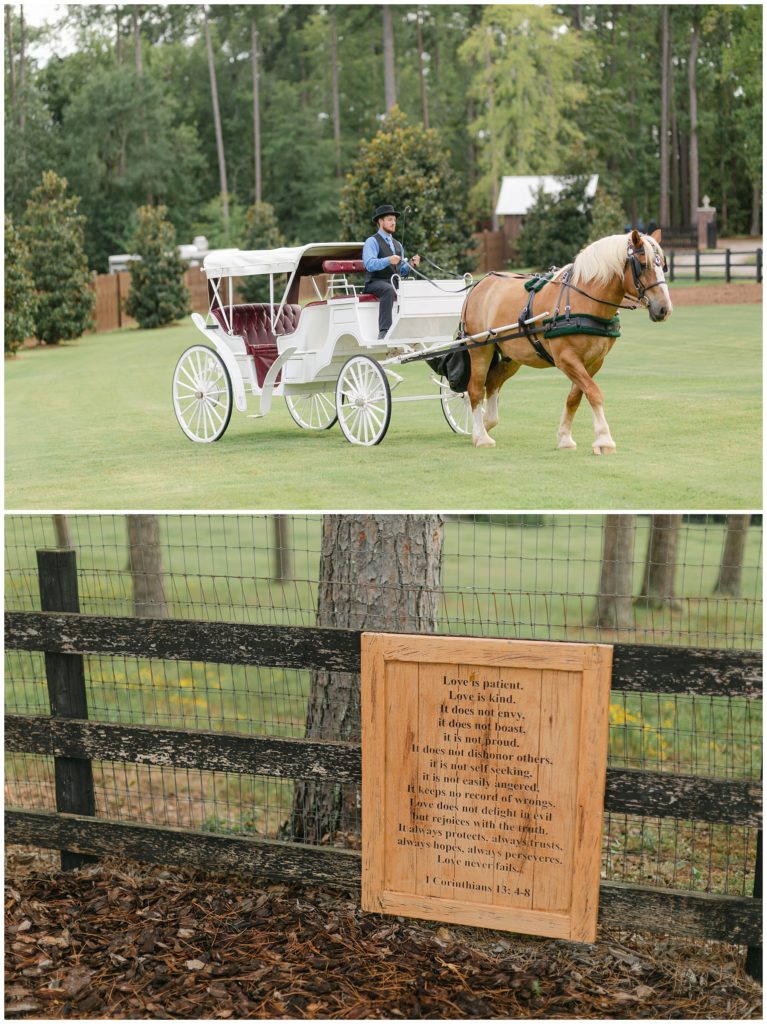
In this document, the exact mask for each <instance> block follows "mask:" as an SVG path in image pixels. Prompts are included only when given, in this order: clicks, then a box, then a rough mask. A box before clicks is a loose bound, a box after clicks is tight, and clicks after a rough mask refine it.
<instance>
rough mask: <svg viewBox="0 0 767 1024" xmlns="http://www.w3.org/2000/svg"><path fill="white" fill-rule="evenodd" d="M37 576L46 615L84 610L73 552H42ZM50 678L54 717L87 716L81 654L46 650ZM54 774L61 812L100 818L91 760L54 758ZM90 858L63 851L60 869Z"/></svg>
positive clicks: (82, 862) (49, 692)
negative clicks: (81, 604) (82, 608)
mask: <svg viewBox="0 0 767 1024" xmlns="http://www.w3.org/2000/svg"><path fill="white" fill-rule="evenodd" d="M37 573H38V581H39V587H40V605H41V607H42V609H43V611H44V612H47V613H51V612H70V613H78V612H79V611H80V597H79V594H78V590H77V558H76V556H75V552H74V551H71V550H66V551H64V550H53V551H38V552H37ZM45 676H46V682H47V685H48V699H49V702H50V706H51V715H53V716H54V718H61V719H67V718H77V719H83V718H87V717H88V697H87V693H86V689H85V668H84V666H83V657H82V655H81V654H60V653H55V652H50V651H46V653H45ZM53 771H54V779H55V790H56V809H57V810H59V811H66V812H68V813H70V814H95V813H96V795H95V791H94V788H93V770H92V768H91V763H90V761H89V760H88V759H87V758H85V759H84V758H82V757H78V756H72V755H68V756H60V757H57V758H55V762H54V767H53ZM91 859H92V858H90V857H82V856H80V855H79V854H77V853H74V852H72V851H70V850H62V853H61V866H62V868H64V869H70V868H79V867H82V866H83V864H87V863H88V862H89V861H90V860H91Z"/></svg>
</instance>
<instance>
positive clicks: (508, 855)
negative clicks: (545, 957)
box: [361, 633, 613, 942]
mask: <svg viewBox="0 0 767 1024" xmlns="http://www.w3.org/2000/svg"><path fill="white" fill-rule="evenodd" d="M612 650H613V649H612V647H611V646H610V645H606V644H574V643H554V642H548V641H524V640H497V639H491V640H487V639H483V638H476V637H444V636H418V635H409V634H394V633H364V634H363V635H362V665H361V668H362V906H363V908H364V909H365V910H368V911H373V912H376V913H388V914H398V915H404V916H408V917H419V918H423V919H427V920H436V921H445V922H450V923H454V924H467V925H474V926H480V927H487V928H499V929H506V930H508V931H516V932H523V933H526V934H531V935H547V936H552V937H554V938H562V939H570V940H575V941H581V942H593V941H594V940H595V938H596V925H597V909H598V899H599V878H600V866H601V837H602V813H603V805H604V789H605V775H606V768H607V747H608V725H609V699H610V698H609V695H610V680H611V674H612Z"/></svg>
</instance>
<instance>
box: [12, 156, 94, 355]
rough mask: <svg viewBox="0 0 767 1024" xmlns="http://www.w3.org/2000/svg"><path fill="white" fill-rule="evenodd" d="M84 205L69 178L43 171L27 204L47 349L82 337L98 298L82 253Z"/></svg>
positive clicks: (39, 324)
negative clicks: (72, 192)
mask: <svg viewBox="0 0 767 1024" xmlns="http://www.w3.org/2000/svg"><path fill="white" fill-rule="evenodd" d="M79 202H80V200H79V198H78V197H77V196H68V195H67V179H66V178H60V177H59V176H58V175H57V174H56V173H55V172H54V171H45V172H44V174H43V180H42V183H41V184H40V185H38V187H37V188H36V189H35V190H34V192H33V193H32V195H31V196H30V197H29V200H28V201H27V209H26V213H25V215H24V226H23V229H22V237H23V240H24V242H25V243H26V245H27V248H28V250H29V270H30V273H31V275H32V279H33V280H34V283H35V293H36V312H35V327H36V333H37V337H38V338H39V339H40V340H41V341H45V342H47V343H48V344H49V345H56V344H58V342H60V341H65V340H67V339H69V338H79V337H80V335H81V334H82V333H83V331H85V330H86V329H87V328H88V327H89V326H90V322H91V314H92V312H93V307H94V305H95V302H96V295H95V292H94V290H93V288H92V286H91V274H90V271H89V269H88V260H87V258H86V255H85V249H84V225H85V217H83V216H81V215H80V214H79V213H78V212H77V208H78V204H79Z"/></svg>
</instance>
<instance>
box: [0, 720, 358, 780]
mask: <svg viewBox="0 0 767 1024" xmlns="http://www.w3.org/2000/svg"><path fill="white" fill-rule="evenodd" d="M5 749H6V750H8V751H14V752H17V753H30V754H53V755H54V756H59V757H60V756H63V755H65V754H66V755H68V756H70V757H89V758H92V759H93V760H97V761H128V762H130V763H136V764H151V765H160V766H167V767H175V768H196V769H201V770H203V771H221V772H242V773H244V774H248V775H268V776H273V777H275V778H287V779H296V778H309V779H326V780H327V781H329V782H351V783H358V782H359V780H360V778H361V774H362V769H361V751H360V746H359V744H355V743H341V742H334V741H331V740H302V739H285V738H280V737H274V736H243V735H242V734H237V733H223V732H199V731H192V730H181V729H165V728H159V727H157V726H151V727H147V726H141V725H116V724H112V723H106V722H75V721H72V720H68V721H57V720H55V719H52V718H45V717H31V716H26V715H6V718H5Z"/></svg>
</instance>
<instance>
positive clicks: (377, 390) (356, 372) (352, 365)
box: [336, 356, 391, 446]
mask: <svg viewBox="0 0 767 1024" xmlns="http://www.w3.org/2000/svg"><path fill="white" fill-rule="evenodd" d="M336 412H337V413H338V423H339V426H340V427H341V430H342V431H343V434H344V437H345V438H346V440H347V441H350V442H351V443H352V444H361V445H366V446H371V445H374V444H380V442H381V441H383V439H384V435H385V434H386V431H387V430H388V429H389V421H390V420H391V390H390V388H389V381H388V380H387V377H386V373H385V372H384V369H383V367H382V366H381V365H380V364H379V363H377V362H376V361H375V359H371V358H370V357H369V356H352V357H351V359H347V361H346V362H345V363H344V365H343V368H342V370H341V373H340V374H339V376H338V383H337V384H336Z"/></svg>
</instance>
